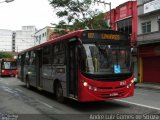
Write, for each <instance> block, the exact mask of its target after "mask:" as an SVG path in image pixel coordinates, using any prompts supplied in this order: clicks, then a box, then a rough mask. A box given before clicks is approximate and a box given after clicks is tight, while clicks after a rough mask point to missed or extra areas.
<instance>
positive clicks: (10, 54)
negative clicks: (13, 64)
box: [0, 52, 13, 58]
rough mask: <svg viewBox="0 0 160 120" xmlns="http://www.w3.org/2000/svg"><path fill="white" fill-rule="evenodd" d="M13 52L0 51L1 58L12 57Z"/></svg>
mask: <svg viewBox="0 0 160 120" xmlns="http://www.w3.org/2000/svg"><path fill="white" fill-rule="evenodd" d="M12 57H13V54H12V53H11V52H0V58H12Z"/></svg>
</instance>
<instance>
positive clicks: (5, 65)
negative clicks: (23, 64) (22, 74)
mask: <svg viewBox="0 0 160 120" xmlns="http://www.w3.org/2000/svg"><path fill="white" fill-rule="evenodd" d="M3 69H5V70H14V69H16V62H8V61H7V62H3Z"/></svg>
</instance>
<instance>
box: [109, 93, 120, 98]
mask: <svg viewBox="0 0 160 120" xmlns="http://www.w3.org/2000/svg"><path fill="white" fill-rule="evenodd" d="M109 96H110V97H115V96H118V93H111V94H110V95H109Z"/></svg>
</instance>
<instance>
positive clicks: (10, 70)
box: [0, 58, 17, 76]
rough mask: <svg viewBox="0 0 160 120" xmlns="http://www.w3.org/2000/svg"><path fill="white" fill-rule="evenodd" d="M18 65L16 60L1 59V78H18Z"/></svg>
mask: <svg viewBox="0 0 160 120" xmlns="http://www.w3.org/2000/svg"><path fill="white" fill-rule="evenodd" d="M16 75H17V65H16V59H14V58H1V59H0V76H16Z"/></svg>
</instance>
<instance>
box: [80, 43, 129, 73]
mask: <svg viewBox="0 0 160 120" xmlns="http://www.w3.org/2000/svg"><path fill="white" fill-rule="evenodd" d="M81 51H83V55H82V59H81V60H82V61H81V62H80V64H81V70H82V72H85V73H90V74H126V73H131V64H130V47H129V46H128V47H127V46H126V47H125V46H119V45H109V44H108V45H107V44H96V43H94V44H83V47H82V50H81Z"/></svg>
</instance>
